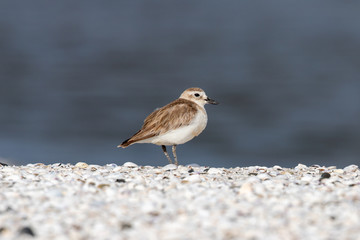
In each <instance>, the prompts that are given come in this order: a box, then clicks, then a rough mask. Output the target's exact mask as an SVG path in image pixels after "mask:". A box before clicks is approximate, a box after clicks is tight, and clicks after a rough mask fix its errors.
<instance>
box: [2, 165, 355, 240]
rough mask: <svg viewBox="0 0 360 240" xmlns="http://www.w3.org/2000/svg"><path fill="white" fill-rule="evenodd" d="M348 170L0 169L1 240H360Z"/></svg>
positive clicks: (351, 168)
mask: <svg viewBox="0 0 360 240" xmlns="http://www.w3.org/2000/svg"><path fill="white" fill-rule="evenodd" d="M359 175H360V171H359V168H358V166H356V165H350V166H347V167H345V168H343V169H338V168H336V167H322V166H317V165H314V166H305V165H302V164H299V165H298V166H296V167H294V168H282V167H280V166H274V167H259V166H251V167H238V168H209V167H199V166H178V167H176V166H175V165H172V164H170V165H166V166H164V167H152V166H137V165H136V164H134V163H131V162H128V163H125V164H124V165H122V166H117V165H116V164H108V165H105V166H98V165H88V164H86V163H81V162H80V163H77V164H76V165H71V164H52V165H44V164H41V163H38V164H29V165H26V166H1V165H0V190H1V191H0V203H1V204H0V239H84V240H85V239H290V240H291V239H294V240H296V239H317V240H319V239H336V240H337V239H360V176H359Z"/></svg>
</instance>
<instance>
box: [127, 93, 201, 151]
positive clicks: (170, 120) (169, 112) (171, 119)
mask: <svg viewBox="0 0 360 240" xmlns="http://www.w3.org/2000/svg"><path fill="white" fill-rule="evenodd" d="M196 112H197V105H196V103H194V102H192V101H189V100H186V99H182V98H179V99H177V100H175V101H173V102H171V103H169V104H168V105H166V106H164V107H162V108H160V109H157V110H155V111H154V112H152V113H151V114H150V115H149V116H148V117H147V118H146V119H145V120H144V125H143V126H142V128H141V129H140V131H138V132H137V133H135V134H134V136H132V137H131V138H129V139H128V140H126V141H124V142H123V143H122V144H121V147H127V146H129V145H131V144H133V143H135V142H137V141H141V140H144V139H147V138H151V137H155V136H158V135H161V134H164V133H166V132H167V131H169V130H171V129H175V128H179V127H181V126H186V125H189V124H190V122H191V121H192V119H193V117H194V116H195V114H196Z"/></svg>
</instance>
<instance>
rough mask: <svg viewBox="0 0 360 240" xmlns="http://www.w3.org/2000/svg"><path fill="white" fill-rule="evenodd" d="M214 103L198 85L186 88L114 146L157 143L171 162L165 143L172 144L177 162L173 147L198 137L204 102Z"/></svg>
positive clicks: (203, 116)
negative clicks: (134, 131)
mask: <svg viewBox="0 0 360 240" xmlns="http://www.w3.org/2000/svg"><path fill="white" fill-rule="evenodd" d="M207 103H210V104H214V105H216V104H218V103H217V102H216V101H214V100H212V99H210V98H209V97H207V96H206V94H205V92H204V91H203V90H202V89H201V88H189V89H186V90H185V91H184V92H183V93H182V94H181V95H180V97H179V98H178V99H176V100H175V101H173V102H171V103H169V104H167V105H166V106H164V107H162V108H159V109H157V110H155V111H154V112H152V113H151V114H150V115H149V116H148V117H147V118H146V119H145V120H144V125H143V126H142V128H141V129H140V130H139V131H138V132H137V133H135V134H134V135H133V136H132V137H131V138H129V139H127V140H125V141H124V142H123V143H122V144H120V145H119V146H118V147H122V148H126V147H128V146H130V145H132V144H134V143H152V144H156V145H160V146H161V147H162V150H163V151H164V154H165V156H166V157H167V159H168V160H169V162H170V163H172V161H171V158H170V156H169V154H168V153H167V150H166V146H172V152H173V155H174V162H175V164H176V165H178V161H177V156H176V146H177V145H179V144H184V143H186V142H188V141H190V140H191V139H193V138H194V137H196V136H198V135H199V134H200V133H201V132H202V131H203V130H204V129H205V127H206V124H207V120H208V118H207V114H206V110H205V108H204V105H205V104H207Z"/></svg>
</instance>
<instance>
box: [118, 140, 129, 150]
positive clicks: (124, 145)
mask: <svg viewBox="0 0 360 240" xmlns="http://www.w3.org/2000/svg"><path fill="white" fill-rule="evenodd" d="M130 139H131V138H129V139H126V140H125V141H123V143H122V144H120V145H118V146H117V147H118V148H120V147H122V148H126V147H128V146H129V145H130V144H131V143H132V142H131V141H130Z"/></svg>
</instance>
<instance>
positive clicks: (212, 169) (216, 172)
mask: <svg viewBox="0 0 360 240" xmlns="http://www.w3.org/2000/svg"><path fill="white" fill-rule="evenodd" d="M222 172H223V170H222V169H220V168H210V169H209V170H208V171H207V173H208V174H215V175H218V174H221V173H222Z"/></svg>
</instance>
